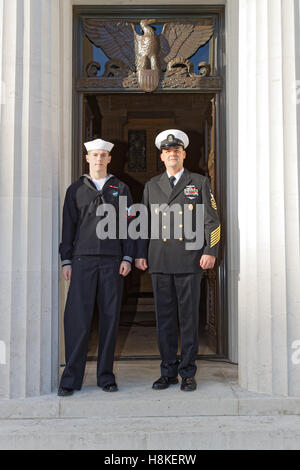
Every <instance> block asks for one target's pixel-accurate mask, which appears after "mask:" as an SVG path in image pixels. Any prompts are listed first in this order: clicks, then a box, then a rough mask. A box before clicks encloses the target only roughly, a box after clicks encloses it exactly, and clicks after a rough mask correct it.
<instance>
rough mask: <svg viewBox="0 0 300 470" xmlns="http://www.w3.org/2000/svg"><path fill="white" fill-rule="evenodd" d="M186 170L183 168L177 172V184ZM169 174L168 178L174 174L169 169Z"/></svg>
mask: <svg viewBox="0 0 300 470" xmlns="http://www.w3.org/2000/svg"><path fill="white" fill-rule="evenodd" d="M183 172H184V168H182V170H180V171H178V173H176V175H174V176H175V178H176V181H174V184H177V183H178V181H179V180H180V178H181V176H182V174H183ZM167 175H168V178H170V177H171V176H172V175H170V173H169V172H168V171H167Z"/></svg>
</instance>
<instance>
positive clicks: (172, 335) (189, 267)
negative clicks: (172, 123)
mask: <svg viewBox="0 0 300 470" xmlns="http://www.w3.org/2000/svg"><path fill="white" fill-rule="evenodd" d="M155 145H156V147H157V148H158V149H159V150H160V151H161V155H160V158H161V160H162V161H163V162H164V164H165V167H166V171H165V172H164V173H163V174H161V175H158V176H155V177H154V178H152V179H151V180H150V181H148V182H147V183H146V186H145V189H144V195H143V203H144V204H145V205H146V207H147V208H148V212H149V214H150V215H151V219H150V224H151V223H152V224H153V223H154V222H153V219H154V217H155V216H154V213H155V214H157V212H155V211H154V212H153V211H151V208H152V204H155V205H156V206H159V207H161V208H164V210H163V211H162V213H161V220H162V223H161V226H160V227H161V233H160V238H159V239H157V237H156V238H153V239H150V243H149V246H148V240H142V239H140V240H137V252H136V267H137V268H138V269H141V270H143V271H144V270H146V269H147V268H148V265H149V271H150V274H151V277H152V284H153V293H154V298H155V307H156V318H157V328H158V346H159V351H160V354H161V359H162V362H161V377H160V378H159V379H158V380H156V381H155V382H154V384H153V388H154V389H155V390H162V389H165V388H167V387H169V386H170V385H171V384H176V383H178V378H177V375H178V374H179V375H180V376H181V377H182V383H181V390H183V391H193V390H195V389H196V387H197V384H196V381H195V373H196V370H197V366H196V357H197V353H198V323H199V303H200V283H201V278H202V276H203V272H204V270H206V269H213V267H214V265H215V261H216V257H217V253H218V247H219V244H220V221H219V217H218V213H217V206H216V202H215V200H214V197H213V195H212V192H211V189H210V182H209V179H208V178H207V177H205V176H202V175H200V174H197V173H191V172H190V171H188V170H187V169H186V168H184V161H185V159H186V152H185V150H186V149H187V147H188V145H189V138H188V136H187V134H186V133H185V132H183V131H181V130H178V129H167V130H165V131H163V132H161V133H160V134H158V136H157V137H156V140H155ZM197 204H203V205H204V239H205V242H204V245H203V247H199V249H195V248H194V249H192V250H191V249H190V250H189V249H187V243H186V241H188V238H187V240H185V233H186V230H185V223H186V220H189V221H191V222H190V223H191V225H192V227H193V228H192V230H191V227H188V229H189V230H187V232H188V233H191V232H192V231H194V230H195V229H194V227H195V226H196V223H197V218H196V213H198V212H199V211H198V210H197V209H199V208H197V207H196V206H197ZM172 206H173V209H172ZM186 210H187V211H189V212H190V213H191V217H189V218H186V217H185V216H184V211H186ZM200 210H201V208H200ZM171 212H173V214H170V213H171ZM171 215H172V217H171ZM173 215H174V216H173ZM180 217H181V219H180ZM175 224H178V225H176V226H175ZM202 226H203V224H202ZM175 228H176V230H175ZM180 231H181V232H180ZM199 231H200V228H199ZM149 233H152V231H151V227H150V228H149ZM153 233H156V232H155V231H154V232H153ZM178 233H179V235H178ZM195 233H197V228H196V231H195ZM166 234H168V235H169V236H167V235H166ZM175 234H177V235H175ZM178 320H179V324H180V346H181V360H180V362H179V361H178V360H177V353H178V344H177V342H178V328H177V321H178Z"/></svg>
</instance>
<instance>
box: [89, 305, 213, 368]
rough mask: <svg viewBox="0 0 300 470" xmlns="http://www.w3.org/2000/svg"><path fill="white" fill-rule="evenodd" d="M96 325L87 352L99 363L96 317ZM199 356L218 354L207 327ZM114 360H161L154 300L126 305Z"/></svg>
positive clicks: (202, 337) (200, 342) (95, 319)
mask: <svg viewBox="0 0 300 470" xmlns="http://www.w3.org/2000/svg"><path fill="white" fill-rule="evenodd" d="M93 323H94V324H93V327H92V332H91V338H90V342H89V352H88V357H89V360H90V361H91V360H96V357H97V348H98V334H97V331H98V328H97V316H96V315H95V317H94V322H93ZM178 344H179V341H178ZM179 353H180V347H179ZM198 353H199V354H200V355H204V356H206V355H214V354H216V346H215V341H214V339H213V338H211V337H210V336H209V334H208V333H207V332H206V330H205V326H204V325H201V324H200V329H199V351H198ZM115 356H116V359H126V358H135V357H141V356H144V357H145V358H147V357H153V356H159V350H158V346H157V332H156V321H155V310H154V303H153V297H146V298H139V299H137V301H135V302H134V303H132V304H130V303H127V304H126V305H124V306H123V308H122V312H121V320H120V327H119V332H118V341H117V346H116V354H115Z"/></svg>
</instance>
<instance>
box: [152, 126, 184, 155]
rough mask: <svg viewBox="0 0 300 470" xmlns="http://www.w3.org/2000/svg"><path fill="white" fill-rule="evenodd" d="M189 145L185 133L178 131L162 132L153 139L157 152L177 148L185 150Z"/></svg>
mask: <svg viewBox="0 0 300 470" xmlns="http://www.w3.org/2000/svg"><path fill="white" fill-rule="evenodd" d="M189 143H190V141H189V138H188V136H187V135H186V133H185V132H182V131H179V130H178V129H168V130H166V131H163V132H161V133H160V134H158V136H157V137H156V139H155V145H156V147H157V148H158V149H159V150H162V149H166V148H169V147H178V146H181V147H183V148H184V149H186V148H187V146H188V145H189Z"/></svg>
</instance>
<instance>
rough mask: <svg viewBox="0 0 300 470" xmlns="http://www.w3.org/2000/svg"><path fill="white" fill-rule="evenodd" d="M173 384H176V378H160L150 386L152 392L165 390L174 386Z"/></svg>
mask: <svg viewBox="0 0 300 470" xmlns="http://www.w3.org/2000/svg"><path fill="white" fill-rule="evenodd" d="M175 384H178V379H177V377H165V376H162V377H160V378H159V379H158V380H156V381H155V382H154V384H153V385H152V388H154V390H164V389H165V388H168V387H169V386H170V385H175Z"/></svg>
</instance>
